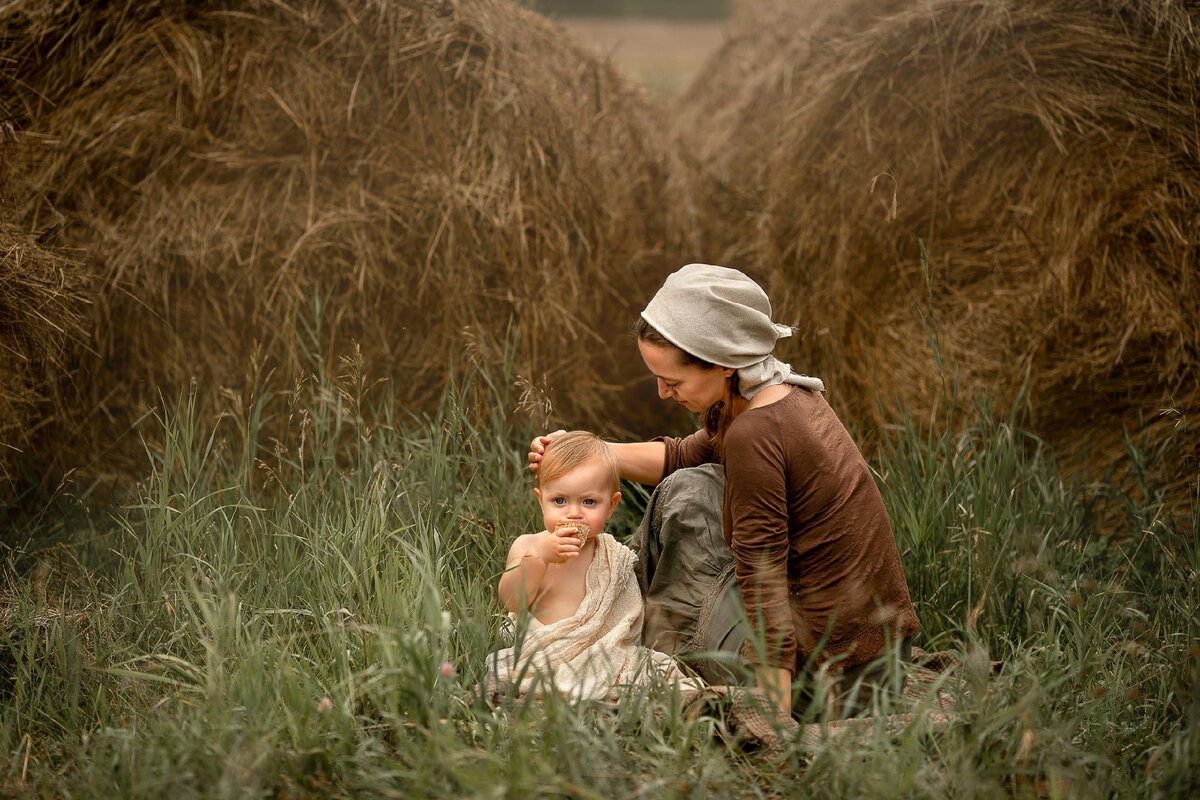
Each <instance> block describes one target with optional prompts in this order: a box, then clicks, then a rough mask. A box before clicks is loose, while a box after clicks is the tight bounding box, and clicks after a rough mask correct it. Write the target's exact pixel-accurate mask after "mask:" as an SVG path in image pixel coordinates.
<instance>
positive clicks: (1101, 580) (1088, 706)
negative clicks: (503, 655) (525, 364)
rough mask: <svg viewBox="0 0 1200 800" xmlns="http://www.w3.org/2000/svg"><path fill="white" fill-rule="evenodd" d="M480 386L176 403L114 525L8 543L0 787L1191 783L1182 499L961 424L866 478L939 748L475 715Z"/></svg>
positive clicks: (1195, 706)
mask: <svg viewBox="0 0 1200 800" xmlns="http://www.w3.org/2000/svg"><path fill="white" fill-rule="evenodd" d="M507 386H508V384H507V383H505V382H499V381H498V382H494V383H493V382H489V381H488V380H487V378H486V377H485V376H482V375H478V376H468V377H467V378H465V379H464V381H463V383H462V385H461V387H460V390H459V391H457V392H455V393H454V394H453V395H452V396H451V397H449V398H448V399H447V401H446V402H445V404H444V406H443V408H442V409H441V411H440V412H439V413H438V414H437V415H435V416H433V417H432V418H421V419H416V418H409V417H407V416H406V415H404V414H403V413H402V412H400V411H399V410H398V409H396V408H394V407H392V406H391V405H390V404H389V403H388V402H387V400H386V396H387V395H386V387H371V386H369V385H368V384H367V383H366V382H365V381H364V380H363V378H362V372H361V368H360V365H358V364H357V362H355V361H354V360H350V361H348V362H346V363H345V364H343V365H342V367H341V369H340V370H332V369H331V370H328V371H326V370H318V371H317V374H316V375H315V376H314V378H313V380H312V381H311V382H310V383H308V384H305V385H302V386H299V387H296V388H295V389H294V390H292V391H290V392H286V393H271V392H269V391H267V390H266V389H265V388H264V389H263V390H262V391H261V392H260V393H259V394H258V395H255V396H253V397H249V398H246V399H245V400H244V401H242V400H238V402H231V405H230V410H229V412H228V413H227V414H226V415H225V416H224V417H223V418H222V419H221V421H220V422H219V423H218V424H216V425H215V426H207V427H206V426H205V425H204V424H202V423H201V422H200V420H201V419H202V418H204V416H205V415H203V414H201V413H200V412H201V411H202V409H198V408H197V407H196V405H195V403H194V401H193V400H191V399H190V398H188V397H184V398H181V399H180V400H179V401H178V402H177V403H174V404H172V405H171V407H172V410H171V411H170V412H169V413H167V414H164V415H163V416H161V417H160V418H159V419H157V420H155V421H154V423H153V424H155V425H157V426H158V432H159V435H158V436H155V437H153V438H154V439H155V440H156V441H161V443H162V444H161V445H156V446H155V447H153V448H149V449H148V450H147V462H146V474H145V478H144V480H143V481H142V482H141V483H140V484H139V485H138V487H137V489H136V491H135V492H133V493H132V494H131V495H130V496H129V497H128V498H126V499H125V500H124V501H123V502H121V503H119V504H118V505H116V506H113V507H111V508H107V509H99V510H97V509H88V508H82V507H79V508H75V509H73V510H72V509H70V508H67V509H62V508H59V509H58V510H56V511H55V512H54V513H47V514H45V515H43V516H41V517H39V518H37V519H35V520H31V521H29V522H27V523H26V527H25V528H24V530H23V531H22V532H21V534H22V535H19V536H13V537H9V538H8V539H7V541H8V542H9V543H10V544H9V545H8V546H7V547H8V549H7V552H6V556H7V563H8V568H7V572H8V574H7V576H6V582H7V587H8V588H7V589H6V591H5V596H4V598H3V610H2V612H0V613H2V614H3V625H4V637H3V641H2V643H0V678H2V679H3V682H2V684H0V752H2V753H4V754H6V759H5V761H4V762H3V764H2V766H0V794H5V795H13V796H64V797H65V796H74V797H96V796H104V797H155V798H159V797H258V796H267V797H300V796H319V797H325V796H334V797H337V796H362V797H412V796H419V797H425V796H428V797H443V796H446V797H462V796H499V797H510V796H511V797H527V796H580V797H613V796H621V797H623V796H646V797H664V796H665V797H672V796H688V797H692V796H695V797H704V796H731V795H732V796H780V795H784V796H803V795H815V796H820V797H847V796H869V797H897V796H904V797H909V796H916V797H924V796H928V797H947V796H963V795H965V796H972V797H991V796H997V797H999V796H1010V795H1018V796H1022V795H1029V796H1061V797H1066V796H1073V797H1077V796H1104V795H1111V796H1122V797H1184V796H1187V795H1188V794H1190V793H1193V792H1195V791H1197V790H1200V780H1198V779H1197V774H1198V773H1200V699H1198V698H1197V694H1196V682H1197V676H1198V675H1200V648H1198V646H1197V642H1198V641H1200V624H1198V623H1197V615H1198V614H1200V589H1198V588H1197V587H1200V574H1198V567H1200V545H1198V540H1197V535H1198V534H1197V531H1198V530H1200V520H1198V519H1197V513H1198V512H1197V507H1198V506H1197V503H1196V502H1195V500H1194V499H1193V502H1192V503H1191V504H1190V505H1189V507H1187V508H1177V507H1169V506H1168V505H1167V504H1166V501H1165V500H1164V499H1163V495H1162V494H1161V493H1156V492H1154V491H1149V492H1142V493H1140V494H1139V497H1140V498H1141V499H1140V500H1138V501H1137V502H1134V501H1133V500H1132V499H1130V498H1128V497H1124V496H1118V495H1117V494H1115V493H1113V490H1109V489H1106V487H1104V486H1102V485H1087V486H1082V485H1072V484H1070V483H1067V482H1064V481H1063V480H1062V479H1061V478H1060V477H1059V476H1058V474H1057V472H1056V470H1055V465H1054V462H1053V455H1052V453H1051V452H1049V450H1048V449H1047V448H1046V447H1045V446H1044V445H1043V444H1042V443H1041V442H1039V441H1038V440H1036V439H1035V438H1033V437H1031V436H1030V435H1028V434H1027V433H1024V432H1023V431H1022V430H1021V429H1020V427H1019V425H1018V424H1017V423H1016V421H1014V420H1000V419H995V418H994V417H993V416H992V415H991V414H990V413H988V412H987V411H986V409H984V410H983V411H982V412H981V413H979V414H978V415H977V420H976V421H974V422H972V423H971V424H969V425H967V426H965V428H963V429H962V430H957V431H951V430H932V431H923V430H919V429H918V427H917V426H914V425H908V426H902V427H901V428H900V429H898V430H895V431H892V432H890V433H889V434H888V435H887V437H886V438H885V441H884V442H883V446H882V448H881V450H880V455H879V457H878V458H877V459H876V460H875V461H874V463H873V467H874V468H875V469H876V471H877V476H878V480H879V483H880V485H881V487H882V489H883V492H884V496H885V500H886V502H887V505H888V508H889V510H890V512H891V514H892V521H893V525H894V528H895V532H896V536H897V541H898V544H899V546H900V550H901V553H902V555H903V561H904V565H905V570H906V573H907V575H908V578H909V582H910V587H911V590H912V594H913V598H914V601H915V602H916V604H917V608H918V614H919V616H920V619H921V624H922V629H923V632H922V641H921V642H920V644H922V646H924V647H925V648H926V649H956V650H958V651H959V652H960V653H961V654H962V657H963V661H964V664H965V665H966V673H967V676H968V678H969V682H968V685H969V687H970V688H971V692H970V693H969V695H967V696H964V697H963V698H962V707H961V710H960V711H959V712H958V713H957V714H956V715H955V716H954V719H953V720H952V722H950V723H949V724H946V725H941V726H931V725H928V724H925V723H923V722H922V715H923V713H924V712H923V711H922V710H921V709H919V708H918V709H917V721H916V722H914V724H913V725H911V726H909V727H908V728H907V729H906V730H904V731H903V732H901V733H899V734H896V735H889V734H888V733H887V732H886V731H885V730H883V729H882V728H880V729H879V730H878V731H877V732H876V733H875V734H874V735H870V736H867V737H865V738H860V739H855V740H853V741H845V740H843V741H840V742H834V743H829V744H826V745H822V746H818V747H816V748H805V747H801V746H800V745H799V743H798V742H789V744H788V747H787V752H786V754H785V755H784V757H782V758H781V759H778V760H771V759H768V758H767V757H765V756H763V755H756V754H754V753H753V752H750V751H747V750H746V749H744V748H743V747H741V745H740V743H739V740H738V738H737V736H736V735H734V734H733V733H731V732H730V731H729V730H728V726H727V724H726V720H725V719H724V718H723V717H722V716H721V715H720V714H719V713H716V712H713V713H708V714H685V713H684V712H683V711H682V709H681V707H680V704H679V698H678V697H677V696H676V695H675V694H674V693H673V692H672V691H671V690H670V689H669V687H663V686H657V687H651V688H650V689H649V690H647V691H646V692H643V693H641V694H640V695H639V696H637V697H631V698H630V699H629V701H628V702H625V703H623V704H621V705H620V707H619V708H618V709H616V710H615V711H614V710H612V709H606V708H602V707H596V706H592V705H588V704H573V703H569V702H565V701H556V700H547V701H546V702H544V703H540V704H529V705H517V706H514V707H506V708H500V709H495V708H492V707H490V706H489V705H488V704H487V703H486V702H484V698H483V697H482V696H481V694H480V693H479V692H478V691H476V690H475V688H474V687H475V686H476V685H477V684H479V682H480V681H481V680H482V679H483V678H484V677H485V672H486V669H485V665H484V659H485V656H486V655H487V654H488V653H489V652H491V651H493V650H495V649H497V648H498V647H501V646H503V641H502V633H501V620H502V616H501V611H502V609H501V606H500V604H499V602H498V601H497V599H496V597H495V583H496V580H497V578H498V574H499V571H500V570H501V568H502V564H503V559H504V554H505V552H506V550H507V547H508V544H509V542H510V541H511V539H512V538H513V537H514V536H515V535H517V534H519V533H521V532H525V531H528V530H531V529H534V527H535V526H536V525H537V520H536V519H535V508H534V504H533V503H532V500H531V494H530V484H529V477H528V474H527V472H526V470H525V465H524V445H525V443H526V442H528V440H529V438H530V436H531V435H532V433H533V431H532V430H531V429H529V428H527V427H522V426H520V425H516V424H514V423H513V422H512V421H511V419H509V417H508V415H507V410H508V409H511V408H512V407H513V406H514V405H515V400H514V398H512V397H511V396H509V395H508V389H507V388H506V387H507ZM268 431H271V433H268ZM280 431H283V433H282V434H280V433H279V432H280ZM1181 435H1182V434H1181ZM1131 446H1132V445H1131ZM1139 452H1140V451H1139ZM1141 455H1142V456H1145V457H1143V458H1142V460H1141V461H1137V460H1136V459H1135V462H1136V463H1139V464H1141V465H1142V468H1143V469H1144V470H1145V475H1144V476H1143V478H1144V480H1145V482H1146V484H1147V486H1152V484H1153V483H1154V481H1155V480H1157V479H1158V477H1162V476H1158V477H1156V475H1155V472H1154V470H1155V468H1156V465H1155V464H1154V463H1153V458H1152V456H1147V455H1146V454H1145V453H1141ZM634 494H636V493H635V492H629V493H627V496H633V495H634ZM63 503H66V504H67V505H69V502H68V501H67V500H64V501H63ZM634 505H636V504H634ZM1101 507H1103V508H1102V510H1103V511H1104V513H1097V510H1098V509H1101ZM636 510H637V509H636V507H633V508H628V509H627V510H626V511H625V513H624V516H622V517H621V518H620V519H619V520H618V523H617V526H616V527H617V533H618V534H627V533H629V532H630V531H631V529H632V527H633V525H635V524H636ZM67 512H70V513H67ZM46 541H53V542H55V544H54V545H53V547H43V546H42V545H41V544H40V543H42V542H46ZM993 659H995V660H1000V661H1002V662H1003V668H1002V669H1001V670H1000V671H998V672H994V671H993V670H991V669H990V668H989V666H988V662H989V661H991V660H993ZM900 706H901V707H898V708H896V709H894V710H912V709H911V708H910V707H908V706H904V705H903V703H901V704H900Z"/></svg>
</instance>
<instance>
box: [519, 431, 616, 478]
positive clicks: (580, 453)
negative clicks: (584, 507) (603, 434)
mask: <svg viewBox="0 0 1200 800" xmlns="http://www.w3.org/2000/svg"><path fill="white" fill-rule="evenodd" d="M596 459H599V460H601V461H603V462H604V463H605V464H607V465H608V467H609V468H610V469H611V470H612V490H613V491H614V492H616V491H618V490H619V489H620V488H621V475H620V472H619V471H618V469H617V454H616V453H614V452H613V449H612V447H610V446H609V444H608V442H606V441H604V440H603V439H601V438H600V437H599V436H597V435H596V434H594V433H591V432H590V431H567V432H566V433H560V434H559V435H558V436H555V437H554V438H553V439H551V440H550V444H548V445H546V451H545V452H544V453H543V454H542V461H541V464H540V465H539V466H538V472H537V476H538V486H543V485H545V484H546V483H547V482H549V481H552V480H555V479H557V478H561V477H562V476H563V475H566V474H567V473H568V472H570V471H571V470H573V469H576V468H578V467H580V466H583V465H584V464H586V463H587V462H589V461H593V460H596Z"/></svg>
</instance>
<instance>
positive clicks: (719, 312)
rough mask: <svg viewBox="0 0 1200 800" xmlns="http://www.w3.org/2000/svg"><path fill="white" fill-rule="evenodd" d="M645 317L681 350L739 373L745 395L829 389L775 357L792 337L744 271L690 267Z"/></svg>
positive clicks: (662, 291)
mask: <svg viewBox="0 0 1200 800" xmlns="http://www.w3.org/2000/svg"><path fill="white" fill-rule="evenodd" d="M642 319H644V320H646V322H647V323H649V324H650V326H651V327H652V328H654V329H655V330H656V331H658V332H659V333H661V334H662V335H663V338H665V339H666V340H667V341H669V342H670V343H671V344H673V345H675V346H676V347H678V348H680V349H681V350H683V351H685V352H687V353H690V354H691V355H693V356H696V357H697V358H701V359H703V360H705V361H707V362H709V363H711V364H716V365H718V366H721V367H732V368H734V369H736V370H737V372H738V385H739V387H740V391H741V394H742V396H743V397H745V398H746V399H747V400H750V399H752V398H753V397H754V395H755V394H757V393H758V392H760V391H761V390H763V389H765V388H767V387H768V386H774V385H775V384H777V383H790V384H794V385H796V386H801V387H803V388H805V389H812V390H814V391H818V392H823V391H825V384H824V383H823V382H822V381H821V379H820V378H812V377H809V376H808V375H803V374H800V373H797V372H795V371H794V370H792V367H791V365H790V364H785V363H784V362H782V361H779V360H778V359H776V358H775V357H774V356H772V355H771V351H772V350H774V349H775V343H776V342H777V341H779V340H780V339H783V338H786V337H788V336H791V335H792V329H791V328H790V327H788V326H787V325H779V324H776V323H774V322H772V321H771V301H770V300H769V299H768V298H767V293H766V292H764V291H763V290H762V287H761V286H759V285H758V284H757V283H755V282H754V281H753V280H752V279H750V278H749V277H748V276H746V275H745V274H744V273H742V272H740V271H738V270H736V269H730V268H729V267H718V266H714V265H712V264H688V265H687V266H685V267H682V268H680V269H678V270H676V271H675V272H673V273H672V274H671V275H669V276H668V277H667V280H666V281H665V282H664V283H663V285H662V288H661V289H659V290H658V292H657V293H656V294H655V295H654V297H653V298H651V300H650V303H649V304H648V305H647V306H646V308H645V310H644V311H642Z"/></svg>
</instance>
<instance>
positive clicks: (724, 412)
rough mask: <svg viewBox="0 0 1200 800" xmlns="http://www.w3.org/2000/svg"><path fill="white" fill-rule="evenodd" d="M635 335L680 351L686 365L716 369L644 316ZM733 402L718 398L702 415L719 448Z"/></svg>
mask: <svg viewBox="0 0 1200 800" xmlns="http://www.w3.org/2000/svg"><path fill="white" fill-rule="evenodd" d="M633 332H634V335H636V336H637V338H638V339H639V340H640V341H643V342H648V343H650V344H653V345H658V346H665V347H670V348H672V349H674V350H676V351H677V352H678V353H679V362H680V364H682V365H683V366H685V367H689V366H697V367H700V368H702V369H715V368H716V366H717V365H716V364H714V363H712V362H711V361H705V360H704V359H702V358H697V357H696V356H694V355H692V354H691V353H689V352H688V351H687V350H684V349H683V348H682V347H679V346H677V345H675V344H673V343H672V342H670V341H668V340H667V337H665V336H663V335H662V334H661V333H659V332H658V331H657V330H656V329H655V328H654V326H653V325H651V324H650V323H649V322H646V320H645V319H643V318H642V317H638V319H637V322H636V323H634V326H633ZM729 390H730V397H731V398H732V397H734V396H735V395H737V393H738V374H737V372H736V371H735V372H734V373H733V376H732V377H731V378H730V379H729ZM730 406H731V403H730V402H727V401H725V400H718V401H717V402H715V403H713V404H712V405H711V406H709V407H708V408H706V409H705V410H704V413H703V414H702V415H701V420H700V421H701V423H702V424H703V425H704V428H705V430H707V431H709V432H710V433H712V435H713V440H714V441H715V443H716V445H717V449H720V448H721V444H722V440H723V439H724V436H725V431H726V429H728V428H729V423H730V422H733V410H732V408H731V407H730Z"/></svg>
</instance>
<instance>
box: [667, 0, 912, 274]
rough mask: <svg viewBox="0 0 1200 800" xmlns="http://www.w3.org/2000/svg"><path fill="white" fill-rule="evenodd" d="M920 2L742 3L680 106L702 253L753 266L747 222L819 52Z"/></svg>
mask: <svg viewBox="0 0 1200 800" xmlns="http://www.w3.org/2000/svg"><path fill="white" fill-rule="evenodd" d="M915 2H917V0H842V2H828V1H827V0H742V1H741V2H736V3H735V4H734V6H733V12H734V14H733V22H732V27H731V33H730V36H729V38H728V39H727V40H726V42H725V44H724V45H723V46H722V48H721V49H720V50H718V51H717V52H716V53H714V54H713V56H712V57H711V58H709V59H708V61H707V62H706V63H705V65H704V67H703V68H702V69H701V70H700V72H699V73H698V74H697V75H696V77H695V79H694V80H693V81H692V83H691V85H690V86H689V87H688V89H687V91H686V92H684V93H683V94H682V95H681V96H680V97H679V98H678V99H677V100H676V101H675V102H674V104H673V107H672V109H671V111H672V113H671V119H672V120H673V121H674V124H673V135H674V137H675V138H676V139H677V141H678V142H679V148H678V149H679V151H680V153H681V154H682V156H681V159H680V168H681V170H682V173H681V174H682V179H683V180H684V181H685V182H686V183H687V185H688V186H689V194H690V195H691V196H692V197H693V198H695V202H696V205H697V206H698V208H700V209H702V210H701V211H699V212H698V213H700V214H701V215H702V216H703V219H704V224H703V225H702V226H700V228H699V230H698V233H697V236H698V238H699V242H700V244H699V247H700V248H702V249H703V250H704V252H706V253H708V254H709V255H708V256H707V258H708V259H709V260H712V261H715V262H717V263H734V264H742V263H747V262H748V261H749V260H750V259H751V257H752V253H751V251H752V250H753V248H754V240H753V238H752V237H751V236H749V235H748V232H747V227H746V226H747V221H748V220H749V219H750V218H751V217H753V215H754V214H755V212H756V210H757V209H759V208H760V207H761V203H762V186H761V180H762V172H761V170H762V161H763V158H764V157H765V155H766V154H767V153H768V152H770V150H771V149H772V148H773V147H774V146H775V145H776V143H777V141H778V140H777V138H776V137H777V134H778V132H779V128H780V125H781V123H782V121H783V118H784V115H785V114H786V112H787V111H788V108H789V106H790V105H791V104H792V103H793V102H794V101H795V99H796V97H797V93H798V92H799V91H801V90H802V89H803V87H804V86H805V84H806V82H807V81H808V80H809V77H808V76H807V75H806V74H805V73H804V71H803V70H804V69H805V65H806V64H808V63H809V61H810V59H812V58H813V57H814V51H819V50H822V49H824V48H828V47H829V46H831V44H832V43H833V42H836V41H839V40H840V39H841V38H844V37H845V36H846V35H847V33H848V32H850V31H855V30H857V31H861V30H862V29H864V28H865V27H867V26H869V25H871V24H873V23H874V22H875V21H876V20H877V19H878V18H880V17H883V16H886V15H887V14H889V13H892V12H894V11H895V10H896V9H898V8H903V7H906V6H911V5H913V4H914V3H915Z"/></svg>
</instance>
